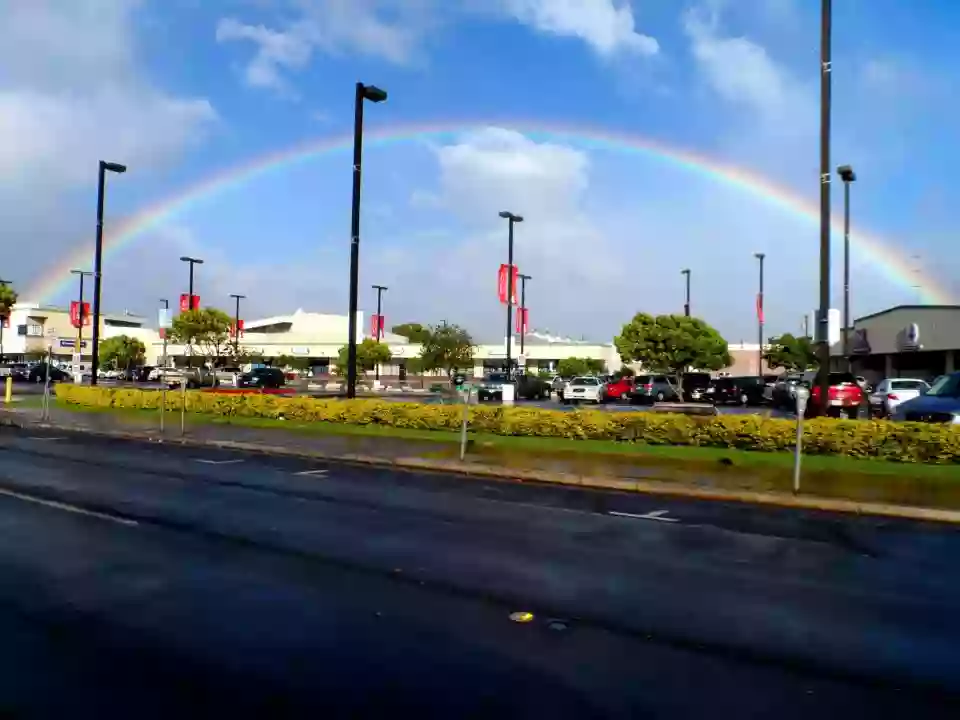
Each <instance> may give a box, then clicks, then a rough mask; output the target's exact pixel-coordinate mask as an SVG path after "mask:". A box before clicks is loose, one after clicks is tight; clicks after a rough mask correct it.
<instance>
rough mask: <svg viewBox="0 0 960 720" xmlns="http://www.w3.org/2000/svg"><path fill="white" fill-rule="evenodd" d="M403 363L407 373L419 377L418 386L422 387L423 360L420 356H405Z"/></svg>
mask: <svg viewBox="0 0 960 720" xmlns="http://www.w3.org/2000/svg"><path fill="white" fill-rule="evenodd" d="M403 365H404V367H405V368H406V369H407V375H414V376H415V377H419V378H420V387H423V360H422V359H421V358H420V357H412V358H407V359H406V360H405V361H404V363H403Z"/></svg>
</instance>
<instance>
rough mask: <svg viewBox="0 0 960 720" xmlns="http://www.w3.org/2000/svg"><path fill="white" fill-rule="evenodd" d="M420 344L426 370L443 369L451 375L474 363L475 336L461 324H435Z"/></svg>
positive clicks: (421, 357)
mask: <svg viewBox="0 0 960 720" xmlns="http://www.w3.org/2000/svg"><path fill="white" fill-rule="evenodd" d="M420 344H421V346H422V347H421V350H420V359H421V360H422V362H423V369H424V370H425V371H430V370H443V371H445V372H446V373H447V375H448V376H449V375H451V374H453V371H454V370H459V369H461V368H467V367H470V366H471V365H473V350H474V345H473V338H472V337H470V333H468V332H467V331H466V330H464V329H463V328H462V327H460V326H459V325H434V326H433V327H431V328H429V329H428V331H427V335H426V336H425V337H424V338H423V339H422V340H421V341H420Z"/></svg>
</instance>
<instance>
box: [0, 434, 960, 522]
mask: <svg viewBox="0 0 960 720" xmlns="http://www.w3.org/2000/svg"><path fill="white" fill-rule="evenodd" d="M4 425H6V426H10V427H17V428H22V429H25V428H26V427H27V425H26V424H25V423H18V422H16V421H14V420H13V419H9V418H2V417H0V426H4ZM30 427H35V428H42V429H46V430H61V431H64V432H73V433H86V434H89V435H98V436H101V437H112V438H118V439H124V440H136V441H139V442H154V443H169V444H173V445H181V446H186V447H215V448H221V449H224V450H239V451H242V452H249V453H257V454H261V455H275V456H283V457H296V458H305V459H312V460H325V461H328V462H338V463H349V464H354V465H365V466H369V467H384V468H391V469H395V470H407V471H411V472H412V471H421V472H435V473H445V474H450V475H461V476H463V477H474V478H485V479H491V480H500V481H505V482H533V483H539V484H543V485H567V486H573V487H580V488H588V489H596V490H615V491H619V492H632V493H638V494H644V495H659V496H663V497H674V498H684V499H690V500H712V501H717V502H733V503H741V504H744V505H760V506H764V507H776V508H789V509H793V510H816V511H820V512H829V513H839V514H845V515H859V516H871V517H884V518H898V519H904V520H920V521H925V522H937V523H946V524H955V525H960V511H957V510H940V509H937V508H926V507H913V506H908V505H887V504H884V503H870V502H857V501H854V500H840V499H833V498H824V497H816V496H797V495H787V494H784V493H765V492H753V491H745V490H716V489H706V488H696V487H685V486H682V485H677V484H673V483H669V482H662V481H654V480H630V479H626V478H617V477H604V476H589V475H574V474H572V473H559V472H549V473H548V472H543V471H540V470H527V469H512V468H508V467H504V466H499V465H484V464H481V463H460V462H456V461H450V460H427V459H424V458H418V457H400V458H385V457H378V456H376V455H356V454H340V455H338V454H333V453H323V452H314V451H309V450H300V449H295V448H286V447H282V446H276V445H262V444H259V443H253V442H242V441H236V440H199V439H194V438H190V437H183V438H179V437H177V438H170V439H167V438H165V437H158V436H156V435H144V433H143V432H142V431H141V432H129V431H124V430H99V429H93V428H87V427H82V426H76V425H63V424H57V423H31V424H30Z"/></svg>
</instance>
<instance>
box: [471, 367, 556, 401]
mask: <svg viewBox="0 0 960 720" xmlns="http://www.w3.org/2000/svg"><path fill="white" fill-rule="evenodd" d="M508 383H512V384H513V388H514V389H513V396H514V398H515V399H517V400H547V399H549V398H550V393H551V390H552V388H551V387H550V383H548V382H547V381H546V380H544V379H542V378H541V377H539V376H537V375H528V374H526V373H522V374H520V375H517V376H516V377H515V378H514V379H513V380H511V379H510V378H509V377H508V376H507V374H506V373H489V374H488V375H487V376H486V377H485V378H484V379H483V382H481V383H480V385H479V386H478V387H477V399H478V400H479V401H481V402H482V401H484V400H497V401H502V400H503V386H504V385H506V384H508Z"/></svg>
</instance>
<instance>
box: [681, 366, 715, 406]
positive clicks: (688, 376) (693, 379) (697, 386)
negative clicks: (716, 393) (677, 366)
mask: <svg viewBox="0 0 960 720" xmlns="http://www.w3.org/2000/svg"><path fill="white" fill-rule="evenodd" d="M712 386H713V378H712V377H710V373H705V372H689V373H684V374H683V378H682V388H683V398H684V400H689V401H691V402H705V401H710V400H712V398H711V395H712V393H711V391H710V388H711V387H712Z"/></svg>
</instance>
